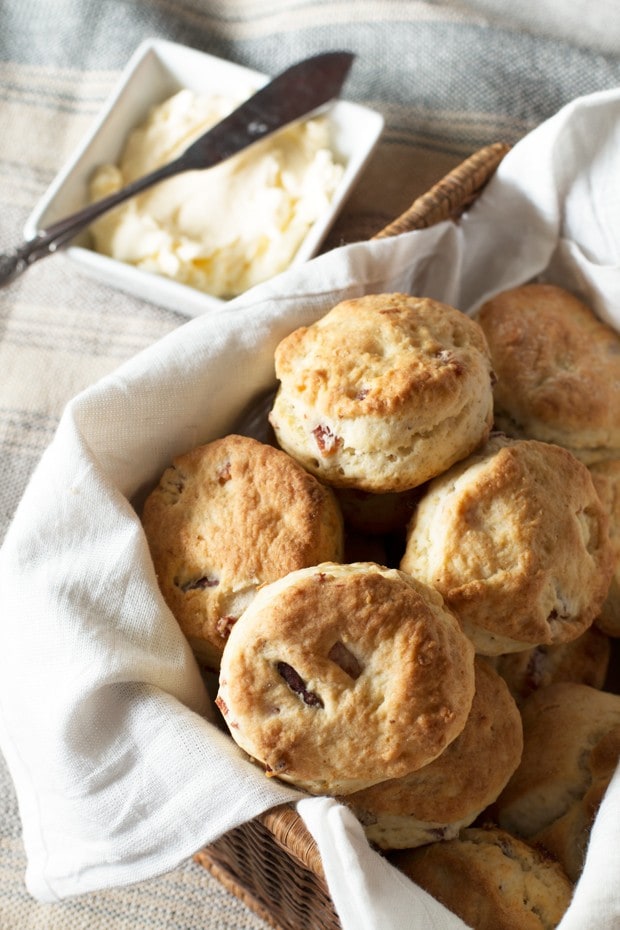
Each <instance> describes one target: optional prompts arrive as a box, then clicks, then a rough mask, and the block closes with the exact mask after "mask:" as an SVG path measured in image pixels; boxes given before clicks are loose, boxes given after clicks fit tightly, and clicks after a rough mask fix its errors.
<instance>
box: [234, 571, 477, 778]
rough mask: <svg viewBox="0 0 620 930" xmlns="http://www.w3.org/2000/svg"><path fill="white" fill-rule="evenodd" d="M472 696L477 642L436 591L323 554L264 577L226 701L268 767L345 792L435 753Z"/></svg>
mask: <svg viewBox="0 0 620 930" xmlns="http://www.w3.org/2000/svg"><path fill="white" fill-rule="evenodd" d="M473 696H474V664H473V648H472V646H471V644H470V643H469V641H468V640H467V638H466V637H465V636H464V635H463V633H462V632H461V630H460V628H459V625H458V623H457V621H456V620H455V618H454V617H453V616H452V614H450V613H449V612H448V611H447V610H446V609H445V608H444V606H443V603H442V600H441V598H440V596H439V595H438V594H437V592H436V591H434V590H432V589H430V588H428V587H426V586H425V585H422V584H420V583H418V582H417V581H414V580H413V579H411V578H408V577H407V576H405V575H403V574H402V573H401V572H399V571H398V570H396V569H388V568H383V567H381V566H378V565H375V564H373V563H355V564H350V565H336V564H334V563H324V564H323V565H319V566H316V567H314V568H307V569H302V570H300V571H298V572H293V573H292V574H290V575H287V576H286V577H285V578H282V579H280V580H279V581H276V582H273V583H272V584H270V585H266V586H265V587H263V588H261V590H260V591H259V592H258V594H257V596H256V598H255V600H254V601H253V602H252V604H251V605H250V606H249V607H248V609H247V610H246V611H245V613H244V614H243V616H242V617H241V619H240V620H239V621H238V623H237V624H235V626H234V627H233V630H232V632H231V634H230V637H229V639H228V641H227V643H226V646H225V648H224V655H223V658H222V666H221V671H220V688H219V693H218V698H217V704H218V706H219V708H220V710H221V711H222V714H223V716H224V719H225V720H226V723H227V725H228V727H229V729H230V732H231V735H232V737H233V739H234V740H235V741H236V742H237V743H238V744H239V746H241V748H242V749H244V750H245V751H246V752H247V753H248V754H249V755H250V756H251V757H252V758H254V759H256V760H257V761H258V762H259V763H261V764H262V765H263V766H264V767H265V770H266V771H267V773H268V774H272V775H276V776H278V777H279V778H281V779H284V780H285V781H289V782H292V783H293V784H295V785H297V786H298V787H300V788H303V789H305V790H306V791H309V792H310V793H311V794H323V793H326V794H332V795H344V794H350V793H351V792H353V791H357V790H360V789H362V788H365V787H368V786H369V785H372V784H375V783H376V782H378V781H381V780H382V779H386V778H394V777H398V776H401V775H405V774H406V773H408V772H411V771H413V770H414V769H417V768H421V767H422V766H423V765H426V764H428V763H429V762H431V761H432V760H433V759H434V758H436V757H437V756H438V755H439V754H440V753H441V752H443V750H444V749H445V748H446V746H447V745H448V744H449V743H450V742H451V741H452V740H453V739H455V738H456V737H457V736H458V734H459V733H460V732H461V730H462V729H463V727H464V726H465V722H466V720H467V717H468V715H469V712H470V709H471V704H472V700H473Z"/></svg>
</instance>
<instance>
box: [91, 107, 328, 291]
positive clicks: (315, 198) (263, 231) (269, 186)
mask: <svg viewBox="0 0 620 930" xmlns="http://www.w3.org/2000/svg"><path fill="white" fill-rule="evenodd" d="M239 102H240V101H237V100H229V99H224V98H222V97H216V96H214V97H201V96H199V95H197V94H194V93H193V92H192V91H189V90H181V91H179V92H178V93H177V94H175V95H174V96H173V97H171V98H170V99H169V100H167V101H165V102H164V103H162V104H160V105H158V106H156V107H154V108H153V109H152V111H151V112H150V114H149V117H148V119H147V121H146V122H145V124H144V125H142V126H140V127H138V128H137V129H135V130H134V131H133V132H132V133H131V134H130V136H129V138H128V140H127V143H126V146H125V150H124V152H123V154H122V156H121V159H120V161H119V164H118V165H102V166H101V167H100V168H98V169H97V171H96V172H95V174H94V177H93V179H92V182H91V185H90V198H91V200H98V199H100V198H101V197H105V196H107V195H108V194H111V193H113V192H115V191H117V190H119V189H120V188H121V187H124V186H125V185H126V184H128V183H130V182H131V181H133V180H135V179H136V178H138V177H141V176H143V175H144V174H146V173H148V172H149V171H152V170H154V169H155V168H157V167H159V166H160V165H163V164H165V163H166V162H169V161H171V160H172V159H173V158H175V157H176V156H177V155H179V154H180V153H181V152H182V151H183V149H185V148H186V147H187V145H188V144H189V143H190V142H191V141H193V139H195V138H196V137H197V136H199V135H200V134H201V133H202V132H204V131H205V130H206V129H207V128H209V126H212V125H214V124H215V123H216V122H219V120H221V119H222V118H223V117H224V116H225V115H226V114H227V113H228V112H230V111H231V110H232V109H234V108H235V107H236V106H238V104H239ZM343 171H344V169H343V166H342V165H340V164H338V163H337V162H336V160H335V159H334V156H333V153H332V151H331V149H330V138H329V123H328V120H327V118H326V117H323V116H320V117H316V118H313V119H309V120H306V121H304V122H301V123H297V124H295V125H293V126H290V127H287V128H285V129H283V130H281V131H280V132H278V133H276V134H274V135H273V136H271V137H269V138H266V139H264V140H262V141H260V142H258V143H255V144H254V145H253V146H252V147H251V148H250V149H247V150H245V151H243V152H240V153H239V154H238V155H236V156H234V157H233V158H230V159H228V161H226V162H223V163H222V164H220V165H217V166H215V167H214V168H209V169H205V170H202V171H189V172H185V173H183V174H180V175H178V176H177V177H173V178H169V179H168V180H166V181H162V182H160V183H159V184H157V185H155V186H154V187H153V188H151V189H150V190H147V191H145V192H144V193H142V194H139V195H137V196H136V197H134V198H132V199H131V200H130V201H127V202H126V203H124V204H122V205H120V206H119V207H116V208H115V209H114V210H112V211H110V212H109V213H107V214H105V215H104V216H103V217H101V218H100V219H99V220H97V221H96V222H95V223H94V224H93V225H92V227H91V233H92V237H93V242H94V247H95V249H96V250H97V251H98V252H101V253H103V254H105V255H109V256H111V257H112V258H115V259H118V260H119V261H122V262H127V263H129V264H131V265H135V266H136V267H138V268H142V269H144V270H145V271H149V272H154V273H156V274H160V275H165V276H166V277H168V278H172V279H174V280H175V281H180V282H181V283H183V284H187V285H189V286H191V287H194V288H197V289H198V290H200V291H204V292H206V293H208V294H211V295H213V296H215V297H220V298H229V297H234V296H235V295H237V294H240V293H242V292H243V291H245V290H247V289H248V288H250V287H252V286H253V285H255V284H258V283H260V282H261V281H265V280H267V279H268V278H271V277H273V276H274V275H275V274H278V273H279V272H281V271H283V270H284V269H285V268H287V267H288V266H289V265H290V263H291V261H292V260H293V259H294V257H295V254H296V253H297V251H298V249H299V247H300V245H301V243H302V241H303V240H304V238H305V236H306V235H307V233H308V231H309V229H310V228H311V226H312V225H313V224H314V222H315V221H316V220H317V219H318V218H319V217H320V216H321V215H323V214H324V213H325V211H326V210H328V209H329V206H330V202H331V200H332V198H333V195H334V192H335V190H336V188H337V187H338V184H339V183H340V180H341V178H342V174H343Z"/></svg>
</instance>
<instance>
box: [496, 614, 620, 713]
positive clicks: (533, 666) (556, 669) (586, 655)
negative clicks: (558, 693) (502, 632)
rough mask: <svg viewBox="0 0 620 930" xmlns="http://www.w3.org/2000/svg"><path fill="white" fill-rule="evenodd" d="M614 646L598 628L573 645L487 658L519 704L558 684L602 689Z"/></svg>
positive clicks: (541, 647) (582, 636) (535, 649)
mask: <svg viewBox="0 0 620 930" xmlns="http://www.w3.org/2000/svg"><path fill="white" fill-rule="evenodd" d="M610 654H611V643H610V640H609V637H608V636H606V634H605V633H602V632H601V631H600V630H599V629H597V628H596V627H595V626H591V627H589V629H587V630H586V631H585V633H582V634H581V636H578V637H577V639H574V640H573V641H572V642H570V643H560V645H559V646H534V647H533V648H532V649H526V650H524V651H523V652H512V653H508V654H507V655H501V656H485V659H486V661H487V662H490V663H491V664H492V666H493V668H494V669H495V670H496V671H497V672H498V673H499V674H500V675H501V676H502V678H503V679H504V681H505V682H506V684H507V685H508V687H509V689H510V693H511V694H512V696H513V697H514V699H515V700H516V702H517V704H519V705H520V704H522V703H523V701H524V700H525V699H526V698H528V697H529V696H530V694H533V693H534V691H538V690H539V689H540V688H546V687H548V686H549V685H552V684H554V683H555V682H556V681H574V682H578V683H579V684H582V685H589V686H590V687H591V688H599V689H600V688H602V687H603V685H604V684H605V679H606V677H607V669H608V667H609V659H610Z"/></svg>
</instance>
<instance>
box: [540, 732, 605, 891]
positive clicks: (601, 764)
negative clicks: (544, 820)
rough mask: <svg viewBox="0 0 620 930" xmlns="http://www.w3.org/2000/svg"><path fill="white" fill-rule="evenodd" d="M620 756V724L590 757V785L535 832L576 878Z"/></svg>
mask: <svg viewBox="0 0 620 930" xmlns="http://www.w3.org/2000/svg"><path fill="white" fill-rule="evenodd" d="M618 760H620V726H617V727H614V728H613V729H612V730H610V731H609V732H608V733H605V734H604V735H603V736H602V737H601V738H600V740H599V741H598V743H596V745H595V746H594V747H593V749H592V751H591V752H590V754H589V756H588V759H587V769H588V770H589V779H590V781H589V786H588V788H587V790H586V791H585V793H584V794H583V795H581V796H579V797H577V798H575V800H574V801H573V802H572V804H571V805H570V807H569V808H568V810H567V811H566V813H565V814H563V816H562V817H559V818H558V819H557V820H556V821H554V823H552V824H550V826H548V827H547V828H546V829H544V830H541V831H540V833H537V834H536V837H535V841H536V843H537V844H538V845H540V846H544V847H545V849H548V850H549V852H550V853H551V855H553V856H555V858H556V859H557V860H558V862H559V863H560V865H561V866H562V867H563V869H564V871H565V872H566V874H567V875H568V877H569V878H570V879H571V881H574V882H576V881H577V879H578V878H579V876H580V874H581V871H582V869H583V864H584V862H585V857H586V851H587V848H588V843H589V841H590V833H591V832H592V824H593V823H594V818H595V817H596V815H597V813H598V809H599V807H600V804H601V801H602V800H603V796H604V794H605V792H606V791H607V788H608V786H609V782H610V781H611V779H612V776H613V774H614V772H615V770H616V768H617V766H618Z"/></svg>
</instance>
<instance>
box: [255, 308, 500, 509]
mask: <svg viewBox="0 0 620 930" xmlns="http://www.w3.org/2000/svg"><path fill="white" fill-rule="evenodd" d="M275 365H276V376H277V378H278V379H279V381H280V387H279V390H278V393H277V395H276V399H275V402H274V406H273V409H272V412H271V415H270V421H271V424H272V426H273V428H274V430H275V433H276V436H277V439H278V442H279V443H280V445H281V446H282V448H283V449H285V450H286V451H288V452H289V453H290V454H291V455H292V456H294V457H295V458H297V459H298V460H299V461H300V462H302V463H303V465H304V467H305V468H307V469H308V470H309V471H312V472H313V473H314V474H317V475H319V476H320V477H322V478H323V479H324V480H325V481H327V482H328V483H329V484H333V485H335V486H340V487H356V488H360V489H361V490H366V491H371V492H375V493H388V492H392V491H404V490H407V489H409V488H413V487H416V486H417V485H419V484H422V483H423V482H424V481H426V480H428V479H429V478H431V477H433V476H434V475H437V474H439V473H440V472H441V471H444V470H445V469H446V468H448V467H449V466H450V465H451V464H452V463H453V462H455V461H457V460H458V459H460V458H464V457H465V456H466V455H468V454H469V452H471V451H472V450H473V449H475V448H476V446H477V445H479V444H480V443H481V442H483V441H484V440H485V439H486V437H487V436H488V433H489V430H490V427H491V421H492V407H493V396H492V387H491V378H492V372H491V364H490V356H489V351H488V347H487V345H486V341H485V338H484V335H483V333H482V330H481V329H480V327H479V326H478V324H477V323H475V322H474V321H473V320H471V319H470V318H469V317H467V316H466V315H465V314H464V313H461V312H460V311H458V310H455V309H454V308H453V307H449V306H447V305H446V304H442V303H439V302H437V301H434V300H430V299H428V298H420V297H411V296H408V295H405V294H379V295H377V294H371V295H368V296H365V297H361V298H357V299H352V300H345V301H343V302H342V303H340V304H338V305H337V306H335V307H334V308H333V309H332V310H331V311H330V312H329V313H327V314H326V315H325V316H324V317H323V318H322V319H320V320H318V321H317V322H316V323H314V324H313V325H312V326H306V327H301V328H300V329H297V330H295V331H294V332H293V333H291V334H290V335H289V336H287V337H286V338H285V339H283V340H282V342H281V343H280V344H279V345H278V347H277V349H276V353H275Z"/></svg>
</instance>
